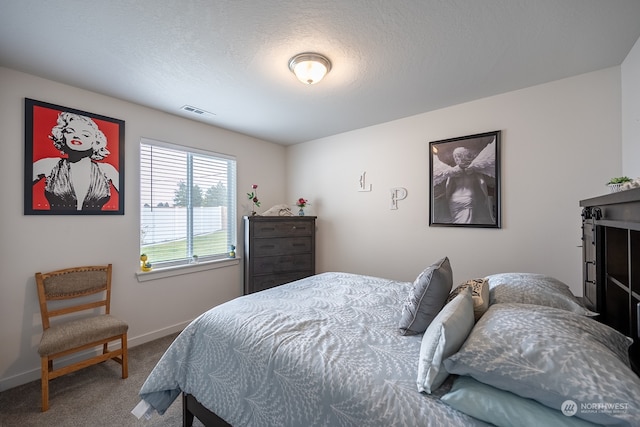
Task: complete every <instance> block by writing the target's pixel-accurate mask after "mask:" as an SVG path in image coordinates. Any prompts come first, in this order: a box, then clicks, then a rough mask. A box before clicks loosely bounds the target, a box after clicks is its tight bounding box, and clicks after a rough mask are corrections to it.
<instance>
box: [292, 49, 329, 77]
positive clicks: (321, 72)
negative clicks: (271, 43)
mask: <svg viewBox="0 0 640 427" xmlns="http://www.w3.org/2000/svg"><path fill="white" fill-rule="evenodd" d="M289 69H290V70H291V72H292V73H293V74H295V75H296V77H297V78H298V80H300V81H301V82H302V83H304V84H307V85H312V84H315V83H318V82H319V81H320V80H322V79H323V77H324V76H325V75H326V74H327V73H328V72H329V71H330V70H331V61H329V59H328V58H326V57H325V56H323V55H320V54H319V53H311V52H305V53H300V54H298V55H296V56H294V57H293V58H291V59H290V60H289Z"/></svg>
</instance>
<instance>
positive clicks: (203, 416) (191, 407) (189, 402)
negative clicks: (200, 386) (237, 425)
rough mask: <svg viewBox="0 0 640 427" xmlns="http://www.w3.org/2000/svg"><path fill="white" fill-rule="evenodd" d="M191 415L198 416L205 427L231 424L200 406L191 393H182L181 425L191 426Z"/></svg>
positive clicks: (228, 425)
mask: <svg viewBox="0 0 640 427" xmlns="http://www.w3.org/2000/svg"><path fill="white" fill-rule="evenodd" d="M193 417H196V418H198V419H199V420H200V421H201V422H202V424H204V425H205V426H207V427H230V426H231V424H229V423H227V422H226V421H225V420H223V419H222V418H220V417H219V416H217V415H216V414H214V413H213V412H211V411H210V410H208V409H207V408H205V407H204V406H202V404H201V403H200V402H198V400H197V399H196V398H195V397H193V395H191V394H187V393H182V425H183V427H191V426H192V425H193Z"/></svg>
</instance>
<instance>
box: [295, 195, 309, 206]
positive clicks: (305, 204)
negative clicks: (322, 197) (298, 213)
mask: <svg viewBox="0 0 640 427" xmlns="http://www.w3.org/2000/svg"><path fill="white" fill-rule="evenodd" d="M307 203H309V202H308V200H305V199H304V198H302V197H300V198H299V199H298V201H297V202H296V206H298V207H300V208H304V207H305V206H307Z"/></svg>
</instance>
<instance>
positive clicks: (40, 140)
mask: <svg viewBox="0 0 640 427" xmlns="http://www.w3.org/2000/svg"><path fill="white" fill-rule="evenodd" d="M24 213H25V214H26V215H124V121H122V120H118V119H114V118H111V117H105V116H101V115H98V114H93V113H88V112H86V111H80V110H76V109H73V108H68V107H62V106H60V105H54V104H49V103H46V102H41V101H36V100H33V99H29V98H26V99H25V177H24Z"/></svg>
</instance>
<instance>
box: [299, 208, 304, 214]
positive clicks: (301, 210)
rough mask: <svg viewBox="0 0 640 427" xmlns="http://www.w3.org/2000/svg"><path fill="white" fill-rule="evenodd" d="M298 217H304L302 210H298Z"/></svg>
mask: <svg viewBox="0 0 640 427" xmlns="http://www.w3.org/2000/svg"><path fill="white" fill-rule="evenodd" d="M298 215H300V216H304V208H300V210H298Z"/></svg>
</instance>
